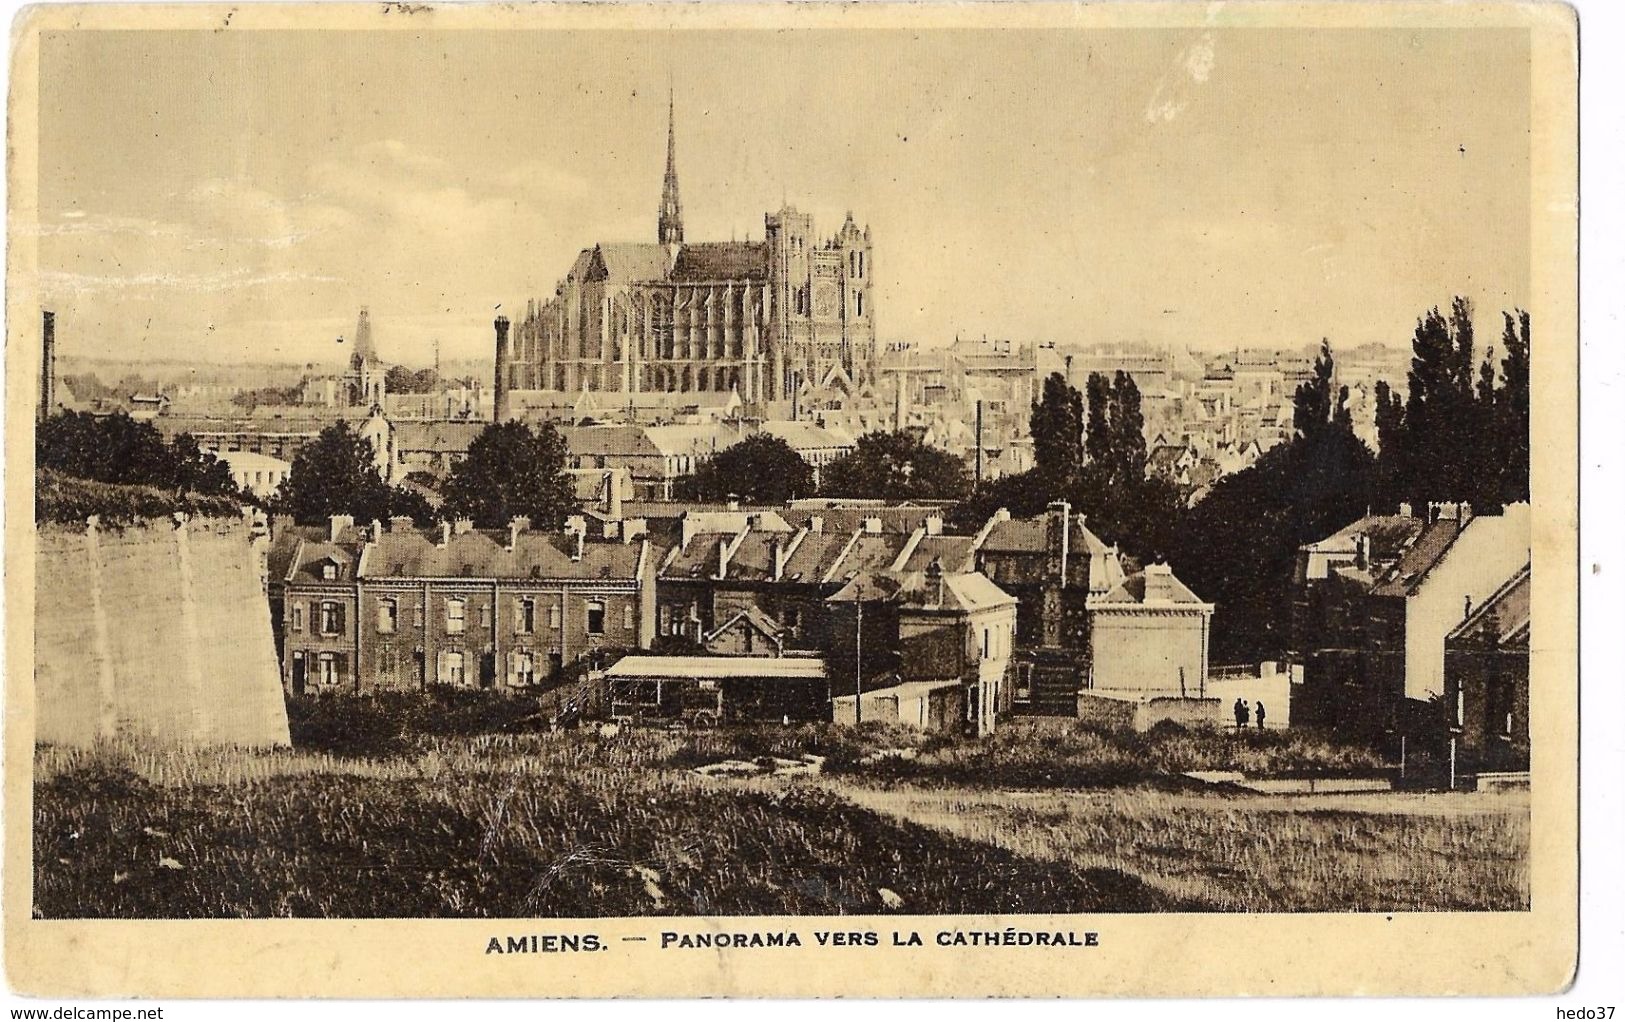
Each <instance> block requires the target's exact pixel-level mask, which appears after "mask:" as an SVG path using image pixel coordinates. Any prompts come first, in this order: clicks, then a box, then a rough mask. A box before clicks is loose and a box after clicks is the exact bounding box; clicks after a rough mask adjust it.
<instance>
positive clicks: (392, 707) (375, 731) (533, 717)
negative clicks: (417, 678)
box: [287, 686, 544, 759]
mask: <svg viewBox="0 0 1625 1022" xmlns="http://www.w3.org/2000/svg"><path fill="white" fill-rule="evenodd" d="M287 704H288V730H289V733H290V735H291V736H292V739H293V745H294V748H296V749H302V750H309V751H313V752H329V753H332V754H334V755H337V756H351V757H359V758H369V759H383V758H387V757H391V756H401V755H410V754H413V753H417V752H421V751H424V750H425V749H427V748H429V747H430V746H431V745H432V744H433V741H432V740H433V739H436V738H450V737H471V736H475V735H488V734H499V733H513V732H515V731H536V730H541V728H542V727H543V723H544V722H543V721H542V719H541V717H540V715H539V713H538V706H537V702H536V701H535V700H534V699H526V698H518V697H512V696H505V695H499V694H497V693H493V692H485V691H477V690H476V691H469V690H467V689H454V688H445V687H441V686H436V687H433V688H430V689H429V690H428V691H425V692H379V693H374V694H371V695H362V696H356V695H343V694H323V695H314V696H290V697H288V699H287Z"/></svg>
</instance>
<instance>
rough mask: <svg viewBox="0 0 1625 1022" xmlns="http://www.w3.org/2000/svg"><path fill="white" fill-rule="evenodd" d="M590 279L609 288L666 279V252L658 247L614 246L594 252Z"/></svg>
mask: <svg viewBox="0 0 1625 1022" xmlns="http://www.w3.org/2000/svg"><path fill="white" fill-rule="evenodd" d="M586 275H587V278H588V279H590V280H603V281H606V282H608V283H610V284H630V283H632V282H633V281H639V280H665V279H666V250H665V249H664V248H662V247H661V246H659V245H656V244H653V243H648V244H642V243H638V242H614V243H611V244H607V245H599V246H598V247H597V248H595V249H593V250H592V257H591V259H590V261H589V263H588V269H587V274H586Z"/></svg>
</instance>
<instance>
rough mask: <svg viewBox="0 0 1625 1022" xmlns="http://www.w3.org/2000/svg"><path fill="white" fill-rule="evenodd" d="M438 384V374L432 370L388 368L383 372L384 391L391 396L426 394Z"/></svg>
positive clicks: (402, 367) (401, 367) (400, 367)
mask: <svg viewBox="0 0 1625 1022" xmlns="http://www.w3.org/2000/svg"><path fill="white" fill-rule="evenodd" d="M439 384H440V374H438V373H436V372H435V371H434V370H433V369H432V368H430V369H418V370H415V371H414V370H411V369H408V368H406V367H405V366H390V367H389V368H388V369H386V370H384V389H385V390H387V391H389V392H390V393H391V394H427V393H430V392H431V391H433V390H434V389H435V387H437V386H438V385H439Z"/></svg>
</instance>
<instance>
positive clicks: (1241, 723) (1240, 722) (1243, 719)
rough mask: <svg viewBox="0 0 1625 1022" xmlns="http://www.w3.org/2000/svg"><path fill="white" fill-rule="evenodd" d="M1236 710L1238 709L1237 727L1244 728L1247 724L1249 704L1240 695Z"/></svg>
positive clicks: (1237, 698) (1238, 728) (1237, 699)
mask: <svg viewBox="0 0 1625 1022" xmlns="http://www.w3.org/2000/svg"><path fill="white" fill-rule="evenodd" d="M1235 711H1236V729H1237V730H1240V729H1241V728H1244V727H1246V726H1247V704H1246V703H1245V702H1243V701H1242V699H1241V697H1240V696H1237V697H1236V706H1235Z"/></svg>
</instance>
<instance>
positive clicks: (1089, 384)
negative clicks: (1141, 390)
mask: <svg viewBox="0 0 1625 1022" xmlns="http://www.w3.org/2000/svg"><path fill="white" fill-rule="evenodd" d="M1083 388H1084V393H1085V396H1086V397H1087V398H1088V407H1089V424H1088V428H1087V429H1086V430H1085V432H1084V436H1083V451H1084V454H1085V455H1087V456H1088V459H1089V460H1090V461H1096V462H1107V461H1110V460H1111V457H1112V446H1113V444H1112V424H1111V418H1110V415H1111V409H1110V406H1111V384H1110V383H1109V382H1108V381H1107V379H1106V377H1105V376H1103V375H1101V374H1100V373H1090V374H1089V379H1088V380H1087V381H1085V383H1084V385H1083Z"/></svg>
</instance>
